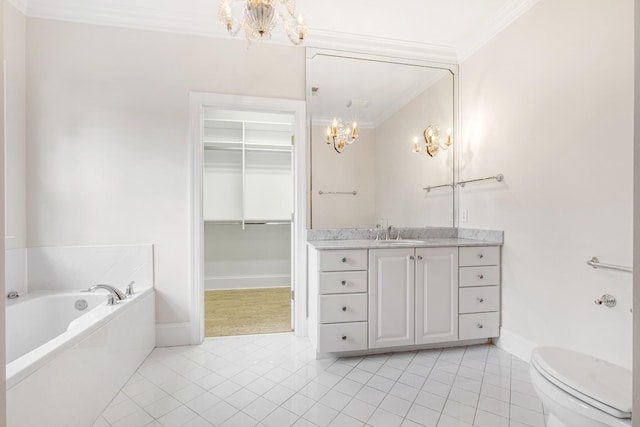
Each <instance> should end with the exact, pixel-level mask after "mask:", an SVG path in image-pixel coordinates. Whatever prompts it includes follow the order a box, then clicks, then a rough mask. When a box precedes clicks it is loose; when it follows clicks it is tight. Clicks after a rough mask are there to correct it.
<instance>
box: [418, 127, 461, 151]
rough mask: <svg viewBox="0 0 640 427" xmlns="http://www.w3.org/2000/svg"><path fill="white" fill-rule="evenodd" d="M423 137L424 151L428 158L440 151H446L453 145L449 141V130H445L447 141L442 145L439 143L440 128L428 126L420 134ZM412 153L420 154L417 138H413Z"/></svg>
mask: <svg viewBox="0 0 640 427" xmlns="http://www.w3.org/2000/svg"><path fill="white" fill-rule="evenodd" d="M422 135H423V136H424V145H425V147H424V151H425V153H427V154H428V155H429V156H430V157H435V155H436V154H438V152H439V151H440V150H446V149H447V148H449V147H451V145H452V144H453V142H452V140H451V129H447V140H446V142H445V143H444V144H441V143H440V128H439V127H438V126H435V125H429V126H427V128H426V129H425V130H424V131H423V132H422ZM412 151H413V152H414V153H420V152H421V151H422V150H421V149H420V145H419V144H418V137H414V138H413V150H412Z"/></svg>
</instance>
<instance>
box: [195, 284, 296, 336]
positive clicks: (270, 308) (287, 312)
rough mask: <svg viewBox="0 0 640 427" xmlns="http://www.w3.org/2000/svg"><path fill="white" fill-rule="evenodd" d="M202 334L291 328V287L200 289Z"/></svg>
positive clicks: (270, 331)
mask: <svg viewBox="0 0 640 427" xmlns="http://www.w3.org/2000/svg"><path fill="white" fill-rule="evenodd" d="M204 312H205V315H204V328H205V336H206V337H222V336H230V335H248V334H269V333H273V332H290V331H291V288H262V289H234V290H219V291H218V290H214V291H205V292H204Z"/></svg>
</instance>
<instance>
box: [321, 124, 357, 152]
mask: <svg viewBox="0 0 640 427" xmlns="http://www.w3.org/2000/svg"><path fill="white" fill-rule="evenodd" d="M357 137H358V123H356V122H353V123H352V124H351V127H347V128H345V126H344V123H343V122H342V119H333V122H331V126H329V127H328V128H327V144H329V145H331V144H333V149H334V150H336V151H337V152H338V153H342V151H343V150H344V149H345V148H346V147H347V145H351V144H352V143H353V141H355V140H356V138H357Z"/></svg>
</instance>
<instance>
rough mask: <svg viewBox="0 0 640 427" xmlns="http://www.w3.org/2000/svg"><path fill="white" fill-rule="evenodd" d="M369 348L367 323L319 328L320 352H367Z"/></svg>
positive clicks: (338, 324) (335, 324) (337, 324)
mask: <svg viewBox="0 0 640 427" xmlns="http://www.w3.org/2000/svg"><path fill="white" fill-rule="evenodd" d="M366 348H367V322H355V323H334V324H332V325H320V326H318V351H319V352H320V353H335V352H340V351H354V350H365V349H366Z"/></svg>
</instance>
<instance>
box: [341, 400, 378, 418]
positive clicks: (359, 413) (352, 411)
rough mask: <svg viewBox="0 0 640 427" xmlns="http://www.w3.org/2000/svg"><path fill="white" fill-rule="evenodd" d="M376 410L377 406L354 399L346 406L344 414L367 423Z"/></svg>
mask: <svg viewBox="0 0 640 427" xmlns="http://www.w3.org/2000/svg"><path fill="white" fill-rule="evenodd" d="M375 410H376V407H375V406H373V405H371V404H369V403H367V402H363V401H361V400H358V399H353V400H352V401H351V402H349V404H347V406H345V408H344V409H343V410H342V412H343V413H345V414H347V415H349V416H351V417H353V418H355V419H357V420H360V421H362V422H366V421H367V420H368V419H369V418H370V417H371V414H373V413H374V411H375Z"/></svg>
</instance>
